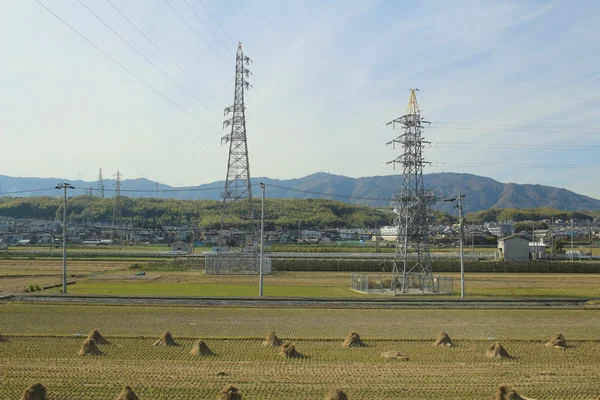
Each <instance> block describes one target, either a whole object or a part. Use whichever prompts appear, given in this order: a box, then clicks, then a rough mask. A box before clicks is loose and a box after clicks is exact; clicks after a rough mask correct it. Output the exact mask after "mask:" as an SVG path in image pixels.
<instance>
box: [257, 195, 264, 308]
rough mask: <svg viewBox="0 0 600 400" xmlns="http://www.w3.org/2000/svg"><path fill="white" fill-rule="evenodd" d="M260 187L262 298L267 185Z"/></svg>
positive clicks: (259, 290) (260, 290)
mask: <svg viewBox="0 0 600 400" xmlns="http://www.w3.org/2000/svg"><path fill="white" fill-rule="evenodd" d="M260 187H261V188H262V204H261V206H262V207H261V208H262V209H261V213H260V266H259V275H260V281H259V285H258V295H259V296H260V297H262V295H263V263H264V245H265V184H264V183H261V184H260Z"/></svg>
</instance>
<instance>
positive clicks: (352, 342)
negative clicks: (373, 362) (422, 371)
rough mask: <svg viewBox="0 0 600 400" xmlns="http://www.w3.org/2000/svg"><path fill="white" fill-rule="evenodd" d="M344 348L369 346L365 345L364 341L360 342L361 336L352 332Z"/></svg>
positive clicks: (347, 337) (345, 341) (343, 344)
mask: <svg viewBox="0 0 600 400" xmlns="http://www.w3.org/2000/svg"><path fill="white" fill-rule="evenodd" d="M342 346H344V347H366V346H367V345H366V344H365V343H363V341H362V340H360V336H359V335H358V333H356V332H351V333H350V334H349V335H348V336H346V339H345V340H344V343H342Z"/></svg>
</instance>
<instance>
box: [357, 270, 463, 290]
mask: <svg viewBox="0 0 600 400" xmlns="http://www.w3.org/2000/svg"><path fill="white" fill-rule="evenodd" d="M391 281H392V279H391V276H386V277H382V276H381V274H378V275H368V274H357V273H353V274H352V276H351V284H350V287H351V288H352V290H354V291H355V292H360V293H365V294H393V293H394V291H393V290H392V289H390V287H391ZM433 287H434V293H436V294H454V278H452V277H447V276H438V277H434V278H433ZM415 293H418V292H415Z"/></svg>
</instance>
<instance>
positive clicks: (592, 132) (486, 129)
mask: <svg viewBox="0 0 600 400" xmlns="http://www.w3.org/2000/svg"><path fill="white" fill-rule="evenodd" d="M429 129H453V130H463V131H478V132H479V131H500V132H537V133H569V134H573V133H575V134H600V131H568V130H549V129H546V130H532V129H520V128H469V127H454V126H432V127H429Z"/></svg>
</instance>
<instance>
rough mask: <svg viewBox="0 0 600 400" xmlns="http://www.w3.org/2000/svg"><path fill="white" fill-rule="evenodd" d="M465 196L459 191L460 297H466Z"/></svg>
mask: <svg viewBox="0 0 600 400" xmlns="http://www.w3.org/2000/svg"><path fill="white" fill-rule="evenodd" d="M463 197H465V195H464V194H462V193H461V192H459V193H458V220H459V223H460V297H461V299H464V298H465V261H464V257H463V235H464V223H463V207H462V199H463Z"/></svg>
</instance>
